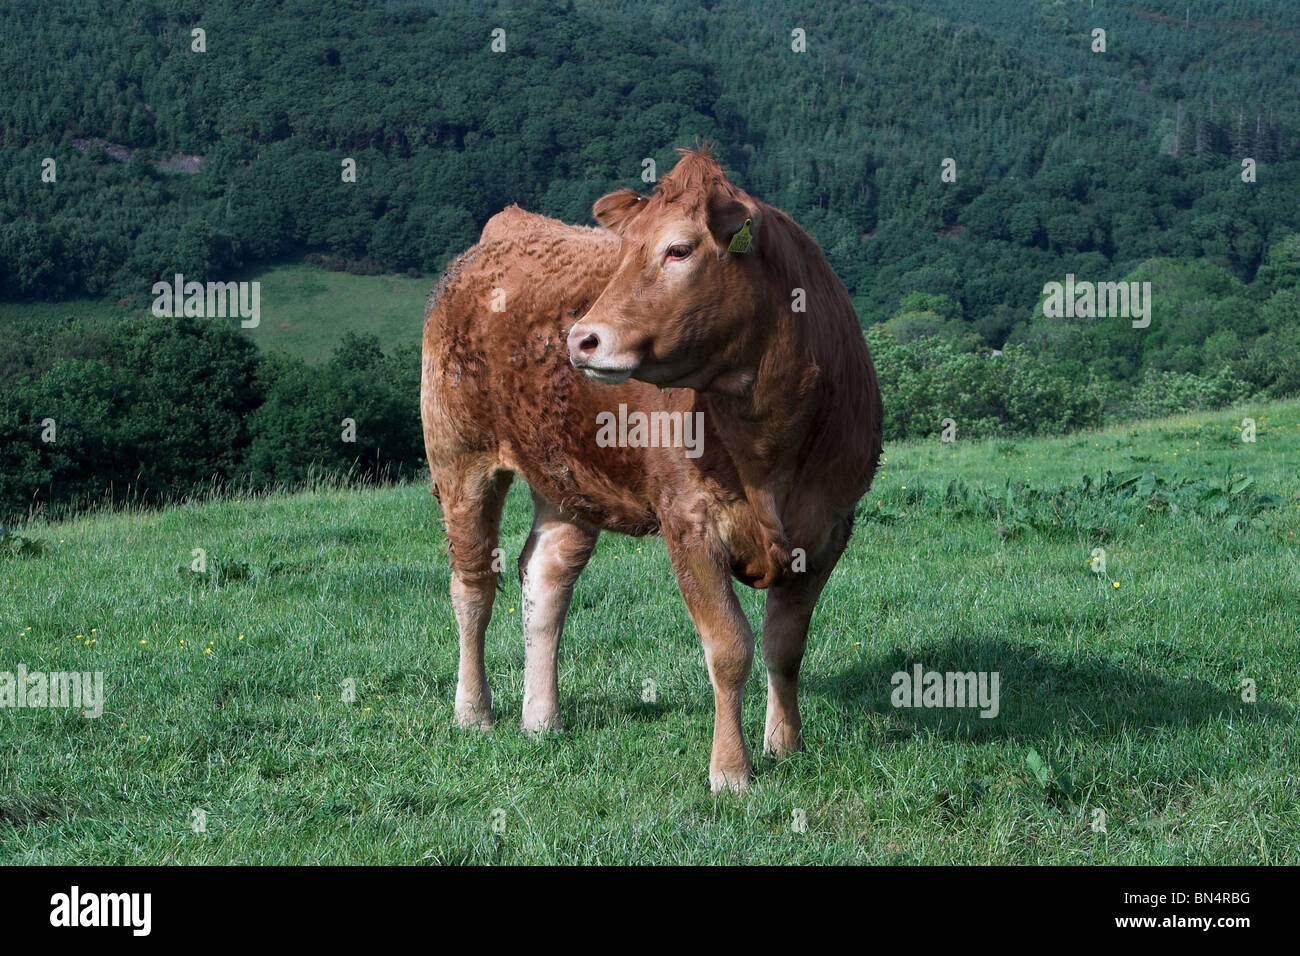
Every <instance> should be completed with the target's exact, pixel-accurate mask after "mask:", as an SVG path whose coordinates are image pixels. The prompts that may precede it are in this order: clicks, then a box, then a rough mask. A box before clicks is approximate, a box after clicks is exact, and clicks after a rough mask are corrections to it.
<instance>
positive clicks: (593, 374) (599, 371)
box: [574, 365, 632, 385]
mask: <svg viewBox="0 0 1300 956" xmlns="http://www.w3.org/2000/svg"><path fill="white" fill-rule="evenodd" d="M574 368H579V369H581V370H582V371H583V372H585V373H586V375H587V378H590V379H593V380H595V381H597V382H600V383H601V384H603V385H618V384H620V383H622V382H626V381H627V380H628V377H629V376H631V374H632V370H631V369H630V368H597V367H596V366H594V365H575V366H574Z"/></svg>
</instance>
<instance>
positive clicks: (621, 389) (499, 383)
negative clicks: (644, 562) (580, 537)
mask: <svg viewBox="0 0 1300 956" xmlns="http://www.w3.org/2000/svg"><path fill="white" fill-rule="evenodd" d="M618 246H619V241H618V238H617V237H616V236H614V235H613V234H612V233H610V232H608V231H606V230H603V229H591V228H586V227H579V226H569V225H566V224H564V223H561V222H558V221H556V220H553V219H547V218H546V217H543V216H538V215H535V214H533V213H529V212H526V211H524V210H522V209H520V208H519V207H518V206H511V207H509V208H507V209H505V210H503V211H502V212H500V213H498V214H497V215H496V216H494V217H493V218H492V219H491V220H489V221H488V224H487V225H486V226H485V227H484V229H483V234H482V238H481V240H480V242H479V243H478V244H477V245H476V246H474V247H473V248H471V249H470V250H468V251H467V252H466V253H465V254H464V255H462V256H459V257H458V258H457V259H456V260H455V261H454V262H453V263H452V265H451V266H450V267H449V268H448V270H447V272H446V273H445V274H444V275H443V277H442V278H441V279H439V281H438V283H437V284H436V285H435V286H434V288H433V291H432V292H431V293H430V297H429V301H428V310H427V313H428V314H427V316H426V318H425V328H424V349H423V369H422V381H421V414H422V418H423V420H424V429H425V442H426V446H427V449H428V451H429V455H430V461H431V464H436V463H437V462H439V461H448V460H457V459H463V458H464V457H465V455H466V453H467V452H469V453H478V455H479V458H480V460H482V461H487V460H491V461H492V462H494V464H495V466H497V467H500V468H503V469H506V470H509V471H513V472H516V473H517V474H519V475H520V476H521V477H522V478H523V479H524V480H525V481H527V482H528V484H529V485H530V486H532V488H533V489H534V490H535V491H537V492H538V493H540V494H542V495H543V496H544V497H546V498H548V499H549V500H551V501H553V502H555V503H556V504H559V505H561V506H563V507H565V508H566V509H567V510H569V511H571V512H572V513H574V514H575V515H577V516H579V517H581V518H584V519H585V520H587V521H589V522H591V523H592V524H599V525H601V526H603V527H607V528H611V529H613V530H619V531H624V532H628V533H634V534H641V533H648V532H652V531H654V530H655V529H656V528H657V518H656V517H655V515H654V511H653V501H652V498H653V492H652V488H651V485H650V480H651V479H650V471H652V470H653V469H652V468H649V467H648V466H647V461H646V458H647V452H646V450H643V449H636V448H626V447H601V446H600V445H599V444H598V443H597V442H596V432H597V426H596V421H597V415H598V414H599V413H600V412H602V411H616V410H617V409H618V406H619V404H620V403H623V404H625V405H627V406H629V407H632V408H641V409H647V410H649V409H653V408H669V407H677V406H680V407H681V408H682V409H685V408H686V407H687V405H688V404H689V402H690V401H691V400H692V396H691V395H690V394H686V393H684V390H677V391H678V392H679V393H681V394H678V395H675V396H674V395H667V394H665V393H662V392H660V391H659V390H658V389H656V388H654V387H653V386H650V385H646V384H644V383H641V382H626V383H624V384H622V385H618V386H610V385H599V384H595V383H592V382H590V381H589V380H588V379H587V378H586V376H585V375H583V373H581V372H579V371H577V370H576V369H574V368H573V367H572V366H571V365H570V363H569V353H568V347H567V344H566V337H567V334H568V330H569V328H570V327H571V326H572V325H573V324H574V323H575V322H576V321H577V320H578V319H580V318H581V317H582V315H583V314H585V312H586V310H587V309H588V308H589V307H590V305H591V304H592V303H593V302H595V300H596V298H597V297H598V296H599V295H600V293H601V291H602V290H603V289H604V287H605V285H606V284H607V283H608V281H609V277H610V276H611V275H612V274H613V271H614V269H615V267H616V266H617V256H618ZM678 454H680V452H678Z"/></svg>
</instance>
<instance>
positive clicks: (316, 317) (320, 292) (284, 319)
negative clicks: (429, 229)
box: [0, 262, 432, 363]
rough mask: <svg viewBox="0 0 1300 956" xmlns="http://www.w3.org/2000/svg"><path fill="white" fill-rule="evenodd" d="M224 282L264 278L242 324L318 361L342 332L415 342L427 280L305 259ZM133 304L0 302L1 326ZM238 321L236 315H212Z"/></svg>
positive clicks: (258, 338)
mask: <svg viewBox="0 0 1300 956" xmlns="http://www.w3.org/2000/svg"><path fill="white" fill-rule="evenodd" d="M220 278H221V279H222V281H226V280H227V279H229V280H232V281H233V280H239V281H258V282H260V283H261V292H260V302H259V305H260V313H261V316H260V318H261V321H260V324H259V325H258V326H257V327H256V328H251V329H244V330H243V334H244V335H247V336H248V337H249V338H250V339H251V340H252V341H253V342H256V343H257V345H258V347H260V348H261V349H263V350H267V351H269V350H275V349H278V350H281V351H284V352H288V353H289V354H290V355H294V356H297V357H298V358H301V359H304V360H306V361H307V362H312V363H316V362H323V361H324V360H326V359H328V358H329V357H330V353H331V352H333V351H334V347H335V346H336V345H338V344H339V342H341V341H342V340H343V336H344V334H345V333H347V332H358V333H369V334H372V335H374V336H376V337H377V338H378V339H379V343H380V345H381V346H383V348H384V349H385V350H386V351H387V350H391V349H392V347H393V346H395V345H418V344H419V342H420V334H421V332H422V330H423V328H424V320H423V316H424V300H425V297H426V296H427V295H428V293H429V287H430V285H432V280H431V279H429V278H427V277H426V278H419V279H411V278H408V277H406V276H397V275H385V276H358V275H351V274H349V273H346V272H330V271H329V270H327V269H323V268H321V267H320V266H315V265H310V264H308V263H304V262H291V263H282V264H278V265H272V266H266V267H260V268H257V269H249V270H247V271H245V272H242V273H240V274H239V275H237V276H222V277H220ZM145 312H147V306H146V308H145V309H143V310H142V309H131V308H127V307H125V306H121V305H118V304H117V303H116V302H115V301H114V300H112V299H107V298H100V299H96V298H84V299H69V300H67V301H64V302H0V328H3V327H4V326H5V325H6V324H10V323H19V322H52V321H57V320H61V319H64V318H67V317H76V318H104V319H116V318H123V317H126V318H130V317H132V316H134V315H137V314H144V313H145ZM212 321H214V322H227V323H229V324H230V325H231V326H233V327H239V324H240V323H239V320H238V319H213V320H212Z"/></svg>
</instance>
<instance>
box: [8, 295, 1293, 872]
mask: <svg viewBox="0 0 1300 956" xmlns="http://www.w3.org/2000/svg"><path fill="white" fill-rule="evenodd" d="M385 281H386V282H387V281H388V280H385ZM394 295H396V293H394ZM407 314H408V315H409V311H408V313H407ZM1246 416H1250V417H1253V418H1254V419H1255V420H1256V422H1257V423H1258V441H1257V442H1255V443H1254V444H1244V443H1242V442H1241V441H1240V440H1239V439H1240V431H1239V425H1240V423H1241V419H1242V418H1243V417H1246ZM959 437H960V436H959ZM1297 455H1300V403H1297V402H1290V403H1285V404H1275V405H1271V406H1258V407H1253V408H1248V409H1237V410H1234V411H1232V412H1223V413H1216V414H1205V415H1197V416H1185V417H1180V418H1176V419H1167V420H1162V421H1157V422H1152V423H1148V424H1143V425H1140V426H1135V427H1123V428H1112V429H1108V430H1105V431H1102V432H1098V433H1085V434H1080V435H1076V436H1072V437H1069V438H1065V439H1055V440H1041V441H1022V442H1016V443H1008V442H988V443H979V444H976V443H965V442H961V441H958V442H957V443H956V444H952V445H945V444H942V443H939V442H937V441H936V442H933V443H926V444H915V443H914V444H894V445H890V446H889V447H888V448H887V450H886V456H887V461H886V463H885V466H884V469H883V471H882V473H881V475H880V477H879V479H878V482H877V485H876V487H875V489H874V490H873V491H872V492H871V494H869V495H868V497H867V498H866V499H865V500H864V502H863V504H862V507H861V512H860V520H859V523H858V528H857V531H856V534H855V536H854V539H853V541H852V543H851V545H850V548H849V551H848V553H847V554H846V556H845V559H844V561H843V562H842V563H841V565H840V567H839V568H838V569H837V570H836V572H835V574H834V576H833V578H832V580H831V583H830V585H829V587H828V589H827V592H826V595H825V596H824V598H823V601H822V604H821V605H820V607H819V610H818V613H817V615H816V617H815V618H814V624H813V626H814V636H813V639H812V641H811V643H810V652H809V655H808V658H807V660H806V663H805V668H804V682H803V683H804V688H803V694H802V700H803V702H804V708H805V712H804V720H805V732H806V734H807V737H808V743H809V750H808V752H807V753H805V754H802V755H798V756H796V757H795V758H794V759H792V760H790V761H788V762H785V763H782V764H780V765H776V764H773V763H771V762H769V761H761V762H760V764H759V768H758V774H757V778H756V784H755V787H754V789H753V791H752V792H751V793H749V794H748V795H746V796H742V797H734V796H724V797H721V798H718V799H715V798H713V797H711V796H710V795H709V794H708V792H707V788H706V784H705V776H706V775H705V767H706V765H707V761H708V748H709V733H710V730H711V724H712V702H711V693H710V690H709V684H708V681H707V678H706V675H705V671H704V667H703V660H702V653H701V651H700V648H699V644H698V641H697V639H696V637H695V634H694V632H693V629H692V627H691V624H690V621H689V619H688V617H687V615H686V612H685V610H684V609H683V607H682V605H681V601H680V598H679V597H678V595H677V593H676V588H675V586H674V585H673V583H672V579H671V576H670V573H669V569H668V562H667V559H666V556H665V553H664V548H663V545H662V543H661V542H659V541H658V540H657V539H645V540H634V539H629V538H619V537H614V536H605V537H604V538H602V542H601V545H600V547H599V548H598V552H597V555H596V557H595V558H594V559H593V561H592V564H591V566H590V567H589V568H588V571H587V573H586V575H585V576H584V577H583V579H582V580H581V582H580V583H579V585H578V589H577V593H576V596H575V600H574V607H573V610H572V612H571V615H570V619H569V628H568V632H567V633H566V635H565V642H564V646H563V649H562V652H561V708H562V713H563V717H564V719H565V721H566V724H567V726H568V730H567V731H566V733H564V734H563V735H560V736H555V737H551V738H548V739H545V740H542V741H533V740H529V739H526V738H525V737H523V736H522V735H521V734H520V732H519V730H518V715H519V708H520V703H521V693H522V687H521V678H522V656H523V654H522V647H521V640H520V635H519V587H518V583H517V582H516V581H515V580H512V579H510V580H506V581H505V583H504V588H503V591H502V593H501V594H500V595H499V596H498V600H497V606H496V616H495V618H494V620H493V623H492V625H491V629H490V631H489V636H488V645H489V673H490V676H491V679H492V681H493V689H494V692H495V695H496V703H497V708H498V717H499V723H498V726H497V728H496V730H495V731H493V732H492V733H491V734H489V735H482V734H475V733H464V732H461V731H458V730H456V729H454V728H453V726H452V695H453V690H454V683H455V660H456V657H455V654H456V641H455V636H454V624H453V620H452V614H451V608H450V604H449V601H448V598H447V577H448V574H447V567H446V563H445V560H444V558H443V556H442V554H441V544H442V542H441V533H440V531H439V530H438V519H437V511H436V505H435V503H434V501H433V500H432V499H431V497H430V496H429V494H428V492H427V489H426V488H425V487H424V486H422V485H419V486H400V487H391V488H385V489H381V490H369V491H338V490H330V489H320V490H316V491H311V492H306V493H299V494H292V495H277V496H272V497H261V498H253V499H242V500H227V501H211V502H194V503H190V504H186V505H184V506H181V507H177V508H173V509H169V510H166V511H162V512H157V513H143V514H141V513H136V514H103V515H91V516H86V517H83V518H80V519H78V520H73V521H69V522H66V523H62V524H42V523H36V524H33V525H31V526H30V527H28V528H27V529H25V531H24V534H25V535H26V536H27V537H28V538H30V539H34V540H36V541H38V542H39V543H40V544H41V545H43V550H40V551H39V553H28V554H26V555H24V556H11V557H6V558H0V577H2V578H3V581H4V587H3V588H2V589H0V631H2V634H3V636H2V637H0V670H13V669H15V668H16V667H17V665H18V663H20V662H22V663H25V664H26V666H27V667H28V669H29V670H37V669H43V670H60V669H61V670H71V669H78V670H92V671H93V670H99V671H103V673H104V682H105V687H106V690H107V695H108V699H107V705H106V713H105V714H104V716H103V717H101V718H100V719H98V720H87V719H83V718H82V717H81V716H77V715H73V714H69V713H65V712H60V711H52V710H14V709H0V740H3V742H4V746H3V747H0V862H4V863H157V862H165V863H173V862H183V863H200V862H202V863H235V862H240V863H254V862H256V863H289V862H292V863H345V862H347V863H361V862H387V863H419V862H458V861H475V862H503V863H522V862H596V861H599V862H604V863H624V862H627V863H630V862H676V863H685V862H706V861H708V862H732V863H747V862H764V863H775V862H795V861H797V862H810V861H822V862H845V861H863V862H868V861H870V862H907V863H930V864H938V863H984V862H987V863H1081V862H1097V863H1265V862H1267V863H1274V864H1277V863H1291V864H1295V863H1300V850H1297V847H1300V808H1298V807H1297V803H1296V800H1295V793H1296V787H1297V771H1298V770H1300V739H1298V738H1300V734H1298V733H1297V723H1296V716H1297V710H1298V709H1300V697H1298V696H1297V689H1296V683H1295V673H1296V660H1297V650H1296V621H1297V620H1300V593H1298V591H1297V587H1296V582H1297V581H1298V580H1300V559H1298V557H1297V549H1296V537H1295V536H1296V531H1297V529H1300V477H1298V476H1297V471H1296V468H1295V464H1294V463H1295V461H1296V460H1297V457H1296V456H1297ZM1107 471H1111V472H1113V473H1114V475H1115V476H1116V477H1115V478H1114V479H1112V480H1111V481H1110V482H1109V483H1108V482H1107V481H1106V479H1105V478H1104V475H1105V473H1106V472H1107ZM1144 473H1146V474H1144ZM1084 475H1088V476H1091V477H1092V482H1091V483H1081V478H1082V476H1084ZM1130 476H1134V477H1133V478H1132V480H1129V478H1130ZM1247 478H1249V479H1251V481H1249V482H1247V480H1246V479H1247ZM955 479H960V483H955V484H954V483H953V482H954V480H955ZM1026 486H1027V487H1026ZM1098 488H1100V490H1098ZM527 521H528V513H527V496H526V493H525V490H524V489H523V488H522V486H520V485H516V487H515V489H514V490H513V491H512V494H511V498H510V502H509V506H508V510H507V514H506V521H505V541H504V546H505V547H506V548H507V551H508V552H509V553H511V554H512V555H513V554H514V553H517V552H518V550H519V548H520V546H521V545H522V543H523V538H524V535H525V533H526V530H527ZM1098 546H1100V547H1104V548H1105V550H1106V555H1107V574H1106V575H1105V576H1101V575H1098V574H1095V573H1093V571H1092V570H1090V566H1089V563H1088V562H1089V560H1090V555H1091V553H1092V550H1093V549H1094V548H1095V547H1098ZM194 548H204V549H206V552H207V555H208V560H209V571H210V573H209V574H208V575H207V576H206V577H200V576H196V575H193V574H191V573H190V572H189V571H188V569H187V567H188V564H189V562H190V560H191V557H190V556H191V550H192V549H194ZM25 550H26V551H28V552H35V551H36V550H37V547H36V546H30V547H28V548H26V549H25ZM182 569H184V570H182ZM742 597H743V601H744V604H745V606H746V608H747V609H748V611H749V612H750V616H751V620H755V621H756V620H757V619H758V616H759V612H760V609H761V603H762V596H761V595H759V594H756V593H753V592H748V591H746V592H744V593H743V595H742ZM913 663H920V664H922V665H923V666H924V668H925V669H927V670H929V669H934V670H940V671H946V670H990V671H997V672H998V673H999V674H1000V678H1001V688H1002V698H1001V713H1000V715H999V716H998V717H997V718H995V719H991V720H984V719H980V718H978V717H975V716H973V715H972V712H970V711H952V710H948V711H944V710H899V709H895V708H893V707H892V706H891V704H890V690H891V687H890V677H891V675H892V674H893V673H894V672H896V671H899V670H901V669H903V668H905V667H910V666H911V665H912V664H913ZM348 679H352V680H354V681H355V682H356V684H355V686H356V691H357V695H356V696H357V699H356V701H355V702H352V703H346V702H344V701H343V700H341V696H342V695H341V687H342V685H343V682H344V681H345V680H348ZM647 679H650V680H653V681H655V683H656V684H657V687H658V699H657V702H654V703H646V702H643V700H642V687H643V682H644V681H645V680H647ZM1243 679H1250V680H1253V681H1254V682H1255V684H1256V685H1257V688H1258V701H1257V702H1255V703H1245V702H1243V701H1242V697H1241V692H1240V688H1241V685H1242V681H1243ZM763 693H764V683H763V678H762V671H761V668H756V670H755V673H754V675H753V677H752V679H751V682H750V685H749V695H748V699H747V703H746V724H747V728H748V731H749V734H750V742H751V744H756V743H757V737H758V734H759V732H760V730H761V725H762V701H763ZM1031 751H1032V752H1034V753H1036V754H1038V755H1040V757H1041V760H1042V767H1041V769H1035V767H1036V766H1037V764H1036V761H1035V760H1034V758H1033V757H1032V756H1030V754H1031ZM196 808H199V809H202V810H204V811H205V812H206V814H207V818H206V819H207V827H206V832H205V833H202V834H198V833H195V832H194V831H193V829H192V827H191V823H192V820H193V811H194V810H195V809H196ZM1098 809H1100V810H1104V812H1105V820H1106V827H1105V832H1099V831H1097V830H1094V828H1093V826H1092V824H1093V822H1094V821H1096V820H1098V819H1099V818H1098V817H1097V816H1096V814H1095V812H1094V811H1095V810H1098ZM496 811H500V813H499V814H496V819H499V820H502V821H503V822H504V829H503V831H502V832H496V831H495V830H494V828H493V825H492V824H493V819H494V813H496ZM796 811H803V813H804V815H805V816H806V820H807V829H806V832H796V831H795V829H794V828H792V825H791V824H792V821H793V820H794V819H795V812H796Z"/></svg>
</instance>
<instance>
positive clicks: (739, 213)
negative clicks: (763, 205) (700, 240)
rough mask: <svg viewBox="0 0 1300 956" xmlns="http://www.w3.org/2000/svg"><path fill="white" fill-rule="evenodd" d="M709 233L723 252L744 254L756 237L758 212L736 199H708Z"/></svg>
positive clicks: (720, 252)
mask: <svg viewBox="0 0 1300 956" xmlns="http://www.w3.org/2000/svg"><path fill="white" fill-rule="evenodd" d="M708 212H709V233H710V234H711V235H712V236H713V241H714V242H716V243H717V244H718V251H719V255H721V254H722V253H723V252H732V253H737V254H740V253H745V252H748V251H749V248H750V246H751V245H753V243H754V240H755V239H756V238H757V237H758V210H756V209H750V208H749V206H747V205H745V204H744V203H743V202H741V201H740V200H738V199H727V198H724V197H722V196H710V197H709V209H708Z"/></svg>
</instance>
